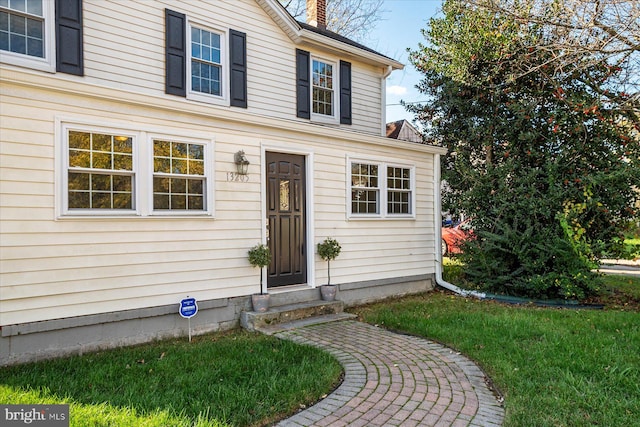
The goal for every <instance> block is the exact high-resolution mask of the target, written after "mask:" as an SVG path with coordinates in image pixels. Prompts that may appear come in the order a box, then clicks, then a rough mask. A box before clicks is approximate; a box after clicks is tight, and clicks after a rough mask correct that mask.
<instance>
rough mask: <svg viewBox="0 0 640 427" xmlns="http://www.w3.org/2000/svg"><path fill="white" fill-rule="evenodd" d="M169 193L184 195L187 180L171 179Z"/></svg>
mask: <svg viewBox="0 0 640 427" xmlns="http://www.w3.org/2000/svg"><path fill="white" fill-rule="evenodd" d="M171 192H172V193H183V194H184V193H186V192H187V180H186V179H172V180H171Z"/></svg>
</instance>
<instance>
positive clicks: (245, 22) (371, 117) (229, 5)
mask: <svg viewBox="0 0 640 427" xmlns="http://www.w3.org/2000/svg"><path fill="white" fill-rule="evenodd" d="M83 7H84V28H85V33H84V54H85V77H84V80H85V81H86V82H88V83H91V84H96V85H100V86H107V87H113V88H118V89H125V90H130V91H133V92H138V93H149V94H154V95H162V94H164V87H165V86H164V85H165V82H164V79H165V75H164V72H165V71H164V70H165V63H164V62H165V52H164V40H165V28H164V27H165V17H164V8H165V7H166V8H169V9H171V10H175V11H178V12H181V13H185V14H186V15H187V17H188V18H190V19H192V20H194V21H195V22H197V23H201V24H204V25H210V26H211V27H212V28H214V29H220V30H225V31H228V30H229V29H235V30H238V31H242V32H246V33H247V63H248V72H247V91H248V99H249V102H248V108H247V109H246V110H244V109H234V110H235V111H237V114H245V112H246V113H250V114H259V115H264V116H268V117H274V118H280V119H289V120H303V119H298V118H296V104H295V102H296V99H295V96H296V87H295V49H296V47H299V46H296V45H295V44H294V43H293V42H292V41H291V39H289V37H288V36H287V35H286V34H284V33H283V32H282V30H281V29H280V27H278V26H277V24H276V23H275V22H273V20H272V19H271V18H270V17H269V16H267V14H266V13H265V12H264V10H263V9H262V8H261V7H260V6H259V5H258V4H257V3H256V2H255V1H253V0H234V1H216V2H207V1H190V2H188V3H181V2H172V1H155V2H148V1H133V0H131V1H127V2H126V6H125V3H123V2H120V1H112V0H84V3H83ZM302 48H303V49H309V50H310V51H311V52H312V53H314V54H319V55H321V56H324V57H327V59H331V60H334V61H336V62H338V61H339V60H340V59H343V60H346V61H349V62H351V63H352V82H353V87H352V104H353V105H352V109H353V124H352V125H351V126H343V127H344V128H345V129H348V130H349V131H356V132H361V133H367V134H373V135H379V134H380V133H381V128H382V124H383V123H382V111H381V108H382V107H381V99H382V93H381V77H382V73H383V69H382V67H380V68H377V67H373V66H371V65H366V64H363V63H361V62H358V60H357V59H354V58H349V57H339V56H336V55H324V54H323V53H322V52H321V51H318V50H317V49H313V48H308V47H302ZM187 49H190V47H187ZM187 78H189V77H188V76H187ZM166 96H167V97H173V96H172V95H166ZM183 102H193V101H189V100H183ZM211 108H212V110H213V111H215V109H217V108H227V107H218V106H212V107H211ZM336 126H337V125H336Z"/></svg>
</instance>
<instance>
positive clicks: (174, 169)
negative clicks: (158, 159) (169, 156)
mask: <svg viewBox="0 0 640 427" xmlns="http://www.w3.org/2000/svg"><path fill="white" fill-rule="evenodd" d="M171 173H179V174H181V175H186V174H187V161H186V160H178V159H173V161H172V162H171Z"/></svg>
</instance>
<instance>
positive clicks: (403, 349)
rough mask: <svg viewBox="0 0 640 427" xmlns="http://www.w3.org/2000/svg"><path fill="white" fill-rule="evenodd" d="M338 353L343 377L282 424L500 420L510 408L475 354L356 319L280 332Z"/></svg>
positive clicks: (462, 423)
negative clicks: (493, 389) (467, 354)
mask: <svg viewBox="0 0 640 427" xmlns="http://www.w3.org/2000/svg"><path fill="white" fill-rule="evenodd" d="M277 336H278V337H280V338H284V339H288V340H292V341H296V342H299V343H303V344H310V345H314V346H317V347H320V348H322V349H324V350H327V351H328V352H329V353H331V354H333V356H335V357H336V358H337V359H338V360H339V361H340V363H341V364H342V365H343V366H344V369H345V378H344V382H343V383H342V384H341V385H340V387H338V388H337V389H336V390H335V391H334V392H333V393H332V394H330V395H329V396H327V397H326V398H325V399H324V400H322V401H320V402H319V403H317V404H316V405H314V406H312V407H310V408H308V409H306V410H304V411H302V412H299V413H298V414H296V415H294V416H293V417H291V418H288V419H286V420H284V421H282V422H280V423H279V424H278V425H279V426H283V427H285V426H286V427H289V426H332V427H334V426H347V425H348V426H407V427H408V426H499V425H501V424H502V420H503V416H504V411H503V409H502V407H501V405H500V404H499V403H498V401H497V400H496V398H495V396H494V395H493V394H492V393H491V391H490V390H489V388H488V387H487V385H486V383H485V381H484V380H485V376H484V374H483V373H482V371H481V370H480V369H479V368H478V367H477V366H476V365H475V364H474V363H473V362H471V361H470V360H469V359H467V358H465V357H464V356H462V355H460V354H458V353H456V352H453V351H452V350H450V349H448V348H446V347H444V346H441V345H439V344H436V343H433V342H431V341H428V340H425V339H422V338H417V337H411V336H407V335H400V334H395V333H392V332H389V331H386V330H384V329H381V328H377V327H375V326H371V325H368V324H365V323H361V322H356V321H346V322H334V323H325V324H322V325H316V326H311V327H307V328H301V329H293V330H290V331H286V332H281V333H279V334H277Z"/></svg>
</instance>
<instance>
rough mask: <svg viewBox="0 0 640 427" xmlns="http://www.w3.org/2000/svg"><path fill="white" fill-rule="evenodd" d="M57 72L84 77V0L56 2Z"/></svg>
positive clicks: (58, 0)
mask: <svg viewBox="0 0 640 427" xmlns="http://www.w3.org/2000/svg"><path fill="white" fill-rule="evenodd" d="M55 7H56V23H55V26H56V70H57V71H59V72H61V73H67V74H75V75H78V76H83V75H84V55H83V52H82V0H56V2H55Z"/></svg>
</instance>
